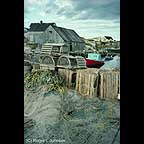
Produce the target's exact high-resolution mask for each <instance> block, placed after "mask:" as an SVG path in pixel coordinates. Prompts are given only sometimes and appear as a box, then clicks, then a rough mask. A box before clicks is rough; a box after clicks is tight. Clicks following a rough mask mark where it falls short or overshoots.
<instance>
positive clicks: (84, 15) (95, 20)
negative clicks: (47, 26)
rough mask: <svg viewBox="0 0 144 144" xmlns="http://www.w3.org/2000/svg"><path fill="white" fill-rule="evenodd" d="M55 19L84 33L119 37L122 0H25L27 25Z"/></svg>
mask: <svg viewBox="0 0 144 144" xmlns="http://www.w3.org/2000/svg"><path fill="white" fill-rule="evenodd" d="M41 20H42V21H43V22H44V23H52V22H55V23H56V25H57V26H60V27H65V28H69V29H73V30H75V31H76V32H77V33H78V34H79V35H80V36H81V37H85V38H94V37H98V36H112V37H113V38H114V39H115V40H120V0H24V26H25V27H27V28H29V26H30V24H31V23H38V22H40V21H41Z"/></svg>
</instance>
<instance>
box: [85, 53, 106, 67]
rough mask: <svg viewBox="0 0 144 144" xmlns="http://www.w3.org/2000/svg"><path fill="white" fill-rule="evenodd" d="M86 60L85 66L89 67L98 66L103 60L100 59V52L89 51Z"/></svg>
mask: <svg viewBox="0 0 144 144" xmlns="http://www.w3.org/2000/svg"><path fill="white" fill-rule="evenodd" d="M85 60H86V66H87V67H89V68H100V67H101V66H103V65H104V61H103V60H102V59H101V55H100V54H95V53H90V54H88V58H86V59H85Z"/></svg>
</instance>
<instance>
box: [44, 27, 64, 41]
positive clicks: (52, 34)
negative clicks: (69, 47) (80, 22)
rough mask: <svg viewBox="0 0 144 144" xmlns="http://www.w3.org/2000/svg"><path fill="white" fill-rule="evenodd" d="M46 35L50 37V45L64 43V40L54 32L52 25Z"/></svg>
mask: <svg viewBox="0 0 144 144" xmlns="http://www.w3.org/2000/svg"><path fill="white" fill-rule="evenodd" d="M45 33H46V35H47V36H48V41H47V42H49V43H64V40H63V39H62V38H61V37H60V35H59V34H58V33H57V32H56V31H55V30H54V28H53V27H52V26H51V25H50V26H49V27H48V28H47V29H46V31H45Z"/></svg>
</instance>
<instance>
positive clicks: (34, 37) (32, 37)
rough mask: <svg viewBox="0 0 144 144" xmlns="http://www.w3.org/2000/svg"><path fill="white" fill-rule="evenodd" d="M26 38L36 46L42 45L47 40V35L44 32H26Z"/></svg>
mask: <svg viewBox="0 0 144 144" xmlns="http://www.w3.org/2000/svg"><path fill="white" fill-rule="evenodd" d="M27 38H28V39H29V41H33V42H35V43H38V44H43V43H45V42H46V41H47V40H48V35H47V34H46V33H44V32H28V34H27Z"/></svg>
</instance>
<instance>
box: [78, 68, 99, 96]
mask: <svg viewBox="0 0 144 144" xmlns="http://www.w3.org/2000/svg"><path fill="white" fill-rule="evenodd" d="M98 82H99V70H98V69H96V68H91V69H89V68H88V69H83V70H77V76H76V90H77V92H78V93H79V94H81V95H82V96H86V97H91V98H92V97H97V96H98Z"/></svg>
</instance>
